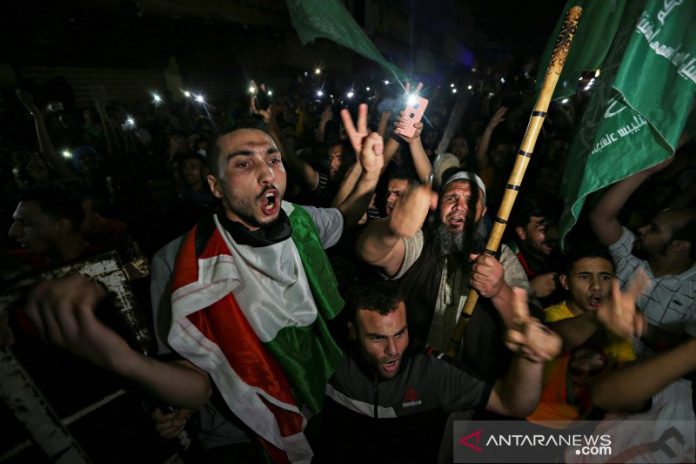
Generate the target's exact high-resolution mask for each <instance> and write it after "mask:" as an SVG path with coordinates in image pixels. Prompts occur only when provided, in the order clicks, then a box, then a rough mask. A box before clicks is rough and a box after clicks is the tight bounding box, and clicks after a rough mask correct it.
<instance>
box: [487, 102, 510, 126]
mask: <svg viewBox="0 0 696 464" xmlns="http://www.w3.org/2000/svg"><path fill="white" fill-rule="evenodd" d="M507 111H508V108H507V106H501V107H500V108H498V109H497V110H496V112H495V113H493V116H491V119H490V121H488V128H490V129H495V128H496V127H497V126H498V124H500V123H501V122H503V121H505V114H506V113H507Z"/></svg>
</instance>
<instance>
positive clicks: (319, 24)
mask: <svg viewBox="0 0 696 464" xmlns="http://www.w3.org/2000/svg"><path fill="white" fill-rule="evenodd" d="M287 5H288V10H289V11H290V19H291V21H292V26H293V27H294V28H295V30H296V31H297V35H299V36H300V41H301V42H302V45H306V44H307V43H308V42H311V41H312V40H314V39H316V38H317V37H323V38H325V39H329V40H332V41H334V42H336V43H338V44H341V45H343V46H344V47H347V48H350V49H351V50H353V51H355V52H356V53H358V54H360V55H362V56H364V57H365V58H367V59H370V60H373V61H375V62H377V63H379V64H380V65H382V66H383V67H384V68H386V69H387V71H389V72H390V73H392V74H393V75H394V76H395V77H396V78H398V79H399V80H403V79H404V77H405V76H406V74H405V73H404V72H403V71H401V70H400V69H399V68H397V67H396V66H394V65H393V64H392V63H390V62H389V61H387V60H386V59H385V58H384V57H383V56H382V54H381V53H380V52H379V50H377V47H375V45H374V44H373V43H372V41H371V40H370V39H369V38H368V37H367V35H366V34H365V31H363V30H362V28H361V27H360V26H359V25H358V23H356V22H355V19H353V16H351V14H350V12H349V11H348V10H347V9H346V7H345V6H344V5H343V3H342V2H341V1H340V0H287Z"/></svg>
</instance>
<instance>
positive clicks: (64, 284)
mask: <svg viewBox="0 0 696 464" xmlns="http://www.w3.org/2000/svg"><path fill="white" fill-rule="evenodd" d="M106 295H107V292H106V290H105V289H104V288H103V287H101V286H100V285H98V284H97V283H96V282H94V281H92V280H90V279H88V278H86V277H84V276H81V275H72V276H68V277H63V278H60V279H56V280H48V281H45V282H42V283H40V284H38V285H37V286H36V287H34V288H33V289H32V290H31V291H30V293H29V297H28V299H27V303H26V305H25V307H24V311H25V313H26V315H27V317H28V318H29V320H30V321H31V322H32V323H33V324H34V326H35V328H36V330H37V332H38V334H39V336H41V338H43V339H44V340H46V341H47V342H49V343H51V344H54V345H57V346H59V347H61V348H64V349H66V350H68V351H70V352H72V353H74V354H76V355H78V356H81V357H83V358H85V359H87V360H89V361H91V362H93V363H95V364H97V365H98V366H101V367H107V368H108V367H111V363H112V362H117V361H116V360H117V359H118V357H119V353H123V350H129V349H130V348H129V347H128V344H127V343H126V341H125V340H124V339H123V338H121V337H120V336H119V335H118V334H116V332H114V331H113V330H111V329H110V328H108V327H107V326H106V325H104V324H103V323H102V322H101V321H99V320H98V319H97V317H96V316H95V314H94V310H95V309H96V307H97V305H98V304H99V302H101V301H102V300H103V299H104V298H105V297H106Z"/></svg>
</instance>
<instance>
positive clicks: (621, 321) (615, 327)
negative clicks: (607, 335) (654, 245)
mask: <svg viewBox="0 0 696 464" xmlns="http://www.w3.org/2000/svg"><path fill="white" fill-rule="evenodd" d="M649 286H650V279H649V278H648V276H647V274H646V273H645V271H644V270H643V269H639V270H638V272H636V273H635V274H634V275H633V278H632V279H631V281H630V282H629V283H628V288H627V289H626V291H625V292H622V291H621V290H620V288H619V281H618V279H614V280H613V282H612V283H611V292H610V293H609V298H608V299H607V300H604V299H603V300H602V301H601V302H600V304H599V308H598V309H597V320H598V321H599V322H600V323H601V324H602V325H603V326H604V327H606V328H607V329H609V330H610V331H612V332H614V333H615V334H616V335H618V336H619V337H623V338H631V337H634V336H635V337H640V336H642V335H643V333H644V332H645V329H646V328H647V322H646V320H645V316H644V315H643V314H641V313H639V312H637V311H636V301H637V300H638V298H639V297H640V295H641V293H642V292H643V290H645V289H646V288H648V287H649Z"/></svg>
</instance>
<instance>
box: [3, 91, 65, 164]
mask: <svg viewBox="0 0 696 464" xmlns="http://www.w3.org/2000/svg"><path fill="white" fill-rule="evenodd" d="M16 92H17V98H19V101H20V102H22V105H24V108H26V110H27V111H28V112H29V114H30V115H31V116H32V118H34V128H35V129H36V138H37V140H38V142H39V151H40V152H41V154H42V155H43V157H44V160H45V161H46V162H47V164H48V165H49V166H52V167H53V168H54V169H55V170H56V171H57V172H58V173H59V174H60V175H61V176H63V177H67V176H69V175H70V170H69V169H67V168H66V167H65V164H64V163H63V160H61V159H60V157H59V156H58V154H57V153H56V150H55V149H54V147H53V143H52V142H51V137H50V136H49V134H48V129H47V128H46V122H45V121H44V118H43V114H41V110H40V109H39V108H38V107H37V106H36V105H35V104H34V97H33V96H32V95H31V94H30V93H28V92H25V91H24V90H21V89H17V90H16Z"/></svg>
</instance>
